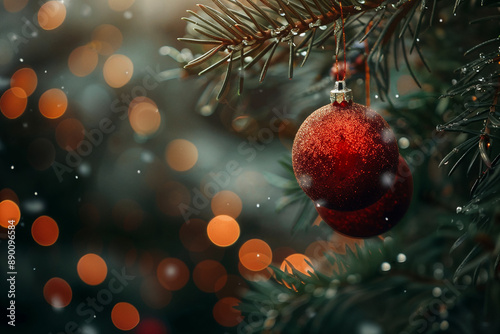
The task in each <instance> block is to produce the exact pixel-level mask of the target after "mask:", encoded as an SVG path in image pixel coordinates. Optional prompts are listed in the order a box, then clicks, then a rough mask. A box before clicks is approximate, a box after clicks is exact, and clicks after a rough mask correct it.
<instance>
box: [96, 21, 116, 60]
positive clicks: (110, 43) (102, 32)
mask: <svg viewBox="0 0 500 334" xmlns="http://www.w3.org/2000/svg"><path fill="white" fill-rule="evenodd" d="M122 42H123V35H122V33H121V31H120V29H118V28H117V27H115V26H113V25H111V24H101V25H100V26H98V27H97V28H95V29H94V31H93V32H92V42H91V46H92V48H94V49H95V50H96V51H97V53H99V54H101V55H105V56H109V55H111V54H113V52H115V51H116V50H118V49H119V48H120V46H121V45H122Z"/></svg>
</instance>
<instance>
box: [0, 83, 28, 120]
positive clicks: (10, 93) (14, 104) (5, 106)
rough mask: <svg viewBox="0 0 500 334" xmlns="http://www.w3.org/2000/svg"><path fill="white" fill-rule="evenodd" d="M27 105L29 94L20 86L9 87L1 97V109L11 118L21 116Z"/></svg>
mask: <svg viewBox="0 0 500 334" xmlns="http://www.w3.org/2000/svg"><path fill="white" fill-rule="evenodd" d="M27 105H28V96H27V95H26V92H25V91H24V89H22V88H19V87H12V88H10V89H7V90H6V91H5V92H4V93H3V94H2V97H0V110H1V111H2V114H4V116H5V117H7V118H9V119H14V118H18V117H19V116H21V115H22V114H23V113H24V110H26V106H27Z"/></svg>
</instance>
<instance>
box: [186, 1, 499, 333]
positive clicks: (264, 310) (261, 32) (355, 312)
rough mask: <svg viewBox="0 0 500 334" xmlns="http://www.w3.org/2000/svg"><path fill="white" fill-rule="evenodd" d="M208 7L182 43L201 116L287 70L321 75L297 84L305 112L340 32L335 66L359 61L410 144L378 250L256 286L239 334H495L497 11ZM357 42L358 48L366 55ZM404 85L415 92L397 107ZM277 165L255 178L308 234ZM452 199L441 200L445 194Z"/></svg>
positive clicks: (373, 246)
mask: <svg viewBox="0 0 500 334" xmlns="http://www.w3.org/2000/svg"><path fill="white" fill-rule="evenodd" d="M213 2H214V5H215V7H214V8H212V7H210V6H203V5H199V10H198V11H197V12H194V11H188V12H189V13H190V17H188V18H185V20H186V21H188V23H189V24H188V29H187V31H188V33H187V34H188V35H187V36H186V37H184V38H182V39H181V40H183V41H186V42H190V43H194V44H195V46H194V53H199V54H200V55H199V56H198V57H195V58H194V59H192V60H191V61H190V62H188V63H187V64H185V65H186V68H187V69H188V70H189V71H191V70H190V69H191V68H194V69H197V70H196V71H198V72H199V74H200V75H203V76H208V79H207V81H206V82H211V84H209V85H205V93H204V94H203V95H202V98H203V99H204V100H203V103H204V104H206V103H209V102H207V101H212V102H211V103H215V101H216V100H217V99H222V98H224V99H231V97H232V96H238V95H239V94H242V95H243V96H244V95H245V94H247V93H248V94H251V92H252V90H254V89H263V90H265V89H275V85H276V82H279V81H277V79H275V78H273V79H272V84H268V85H267V86H266V81H267V79H266V80H264V79H265V78H266V77H269V76H270V75H271V74H272V75H278V74H282V73H283V72H287V73H286V74H284V75H283V76H282V77H283V80H284V79H286V78H287V77H289V78H292V77H293V75H294V71H296V68H297V67H301V66H303V67H304V68H307V67H308V66H310V67H311V68H312V69H318V73H317V75H319V76H320V77H321V78H322V79H321V80H317V81H316V82H315V84H316V86H314V87H313V88H311V86H308V87H304V83H302V86H301V87H302V88H303V89H302V90H303V91H304V92H306V93H304V94H303V95H301V98H302V99H306V100H307V99H308V98H309V97H310V96H311V95H313V94H314V93H316V92H318V91H323V90H324V89H325V88H328V85H331V81H330V79H329V78H328V73H325V72H328V71H325V69H327V70H328V69H329V67H328V64H330V65H329V66H330V67H331V63H332V60H333V59H334V57H332V56H334V55H335V54H338V55H340V56H342V54H343V50H342V45H341V43H340V41H342V38H343V36H342V29H341V27H342V25H345V29H346V36H347V38H346V42H347V50H346V51H347V54H346V57H348V58H349V56H350V55H351V54H353V53H356V54H360V53H361V54H362V55H363V56H364V57H365V58H364V59H366V61H367V63H368V65H369V68H370V73H371V78H372V82H373V83H375V90H376V92H377V95H378V96H379V97H380V98H381V99H383V100H384V101H385V103H381V102H380V101H377V107H378V108H379V109H382V110H385V111H386V112H387V113H386V115H384V116H387V119H388V121H389V123H391V125H392V126H393V128H394V130H395V132H396V134H397V135H398V136H399V137H401V138H402V137H405V138H407V137H409V138H411V139H412V140H411V141H410V144H409V147H407V148H404V149H401V154H402V155H403V156H405V158H406V160H407V161H408V163H409V165H410V167H412V170H413V173H414V179H415V191H414V201H413V202H414V203H413V205H412V207H411V208H410V211H409V213H407V215H406V218H405V219H404V220H403V221H402V222H400V224H399V225H398V226H396V227H395V228H394V229H393V231H391V232H390V233H389V236H386V238H384V239H383V240H382V239H378V238H375V239H369V240H366V241H365V244H364V245H363V246H362V247H360V246H358V245H356V247H350V246H346V249H345V254H338V252H337V253H336V252H333V251H325V253H324V257H325V260H326V261H327V262H328V263H329V264H330V265H331V267H332V268H334V269H332V270H330V271H329V272H322V271H320V270H315V271H314V272H309V273H302V272H299V271H297V270H293V271H292V273H286V272H283V271H281V270H280V269H279V268H273V271H274V280H273V279H272V280H270V281H267V282H265V283H262V282H261V283H255V284H254V285H253V287H252V289H251V292H249V293H248V294H247V295H246V296H245V299H244V301H243V303H242V304H241V305H240V309H241V310H242V311H243V313H244V315H245V319H244V321H243V322H242V323H241V324H240V326H239V327H238V331H239V332H241V333H499V332H500V321H498V314H499V312H500V290H499V288H500V284H499V279H500V212H499V208H500V206H499V201H500V194H499V190H500V167H499V164H500V152H499V151H500V148H499V145H498V144H497V142H498V140H499V139H500V138H499V131H498V129H499V128H500V111H499V109H498V108H497V106H498V97H499V94H500V65H499V64H500V37H499V35H498V33H499V32H500V2H496V1H481V2H477V1H461V0H457V1H455V2H453V1H437V0H420V1H413V0H410V1H406V0H401V1H377V0H374V1H356V0H348V1H345V2H342V3H340V1H328V0H289V1H284V0H262V1H250V0H247V1H239V0H225V1H224V0H214V1H213ZM342 16H343V17H344V19H345V22H342V20H341V19H340V18H341V17H342ZM335 41H337V43H335ZM359 43H367V44H368V46H369V53H368V54H363V52H364V49H363V47H361V48H360V44H359ZM361 46H363V44H361ZM359 50H362V51H359ZM311 59H314V61H313V62H312V63H313V64H310V63H311ZM317 64H327V65H326V67H325V66H323V67H322V66H319V68H318V66H315V65H317ZM402 64H404V66H401V65H402ZM283 69H285V71H284V70H283ZM429 71H430V73H429ZM402 75H407V76H408V75H409V76H411V77H413V79H414V80H415V82H416V85H417V86H418V87H420V89H419V90H417V91H414V92H413V93H410V94H406V95H405V96H404V97H400V98H399V97H398V96H396V94H397V87H396V82H397V81H398V79H399V78H400V77H401V76H402ZM353 77H354V76H353ZM358 78H359V77H358ZM294 80H298V81H299V82H300V80H301V78H299V77H297V75H296V77H295V79H294ZM245 81H248V82H249V84H248V86H249V87H247V88H246V89H245V90H244V89H243V84H244V82H245ZM257 81H258V82H263V83H262V85H259V84H257V83H256V82H257ZM308 82H310V81H308ZM348 82H349V78H348ZM351 82H352V81H351ZM245 85H246V84H245ZM297 85H298V84H297ZM233 87H234V88H233ZM307 92H310V93H307ZM325 101H326V100H325ZM314 103H316V102H313V101H312V100H311V102H310V103H309V106H310V107H313V106H314ZM323 104H324V103H323ZM313 110H314V108H312V109H311V108H310V110H309V111H310V112H311V111H313ZM296 116H297V120H298V121H299V122H300V121H301V120H302V119H303V115H300V114H298V113H297V114H296ZM415 152H417V153H421V156H420V157H419V159H418V160H417V155H415V154H414V153H415ZM448 152H449V153H448ZM280 163H281V164H282V166H283V173H282V174H281V175H274V174H266V178H267V181H268V182H269V183H271V184H273V185H275V186H276V187H279V188H281V189H282V190H283V196H282V198H280V199H279V200H278V202H277V210H278V211H280V210H282V209H284V208H287V207H294V208H298V211H297V218H296V221H295V222H294V224H291V231H292V232H293V234H295V235H297V234H300V233H308V229H309V228H310V226H311V224H312V222H313V221H314V219H315V218H316V217H317V214H316V211H315V210H314V207H313V204H312V203H311V201H310V200H309V199H308V198H307V197H306V195H305V194H304V193H303V192H302V190H301V189H300V187H299V186H298V184H297V182H296V180H295V177H294V175H293V170H292V168H291V159H290V157H289V156H286V157H285V158H283V159H282V160H281V161H280ZM438 167H441V171H445V172H446V173H447V174H448V176H447V177H445V178H443V179H442V180H440V181H436V180H435V178H433V174H435V173H439V170H438ZM450 189H451V190H450ZM450 191H451V192H453V194H451V195H446V196H448V198H450V199H451V200H449V201H448V200H447V199H446V198H443V196H444V197H446V196H445V195H443V194H446V193H447V192H448V193H449V192H450ZM455 203H458V205H454V204H455ZM320 228H323V229H325V230H327V229H328V228H327V227H325V226H320ZM311 265H312V264H311ZM290 287H292V288H290Z"/></svg>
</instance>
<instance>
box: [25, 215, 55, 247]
mask: <svg viewBox="0 0 500 334" xmlns="http://www.w3.org/2000/svg"><path fill="white" fill-rule="evenodd" d="M31 235H32V236H33V239H34V240H35V241H36V243H37V244H39V245H40V246H51V245H53V244H54V243H55V242H56V241H57V238H58V237H59V226H57V223H56V221H55V220H54V219H52V218H51V217H49V216H40V217H38V218H37V219H36V220H35V221H34V222H33V225H31Z"/></svg>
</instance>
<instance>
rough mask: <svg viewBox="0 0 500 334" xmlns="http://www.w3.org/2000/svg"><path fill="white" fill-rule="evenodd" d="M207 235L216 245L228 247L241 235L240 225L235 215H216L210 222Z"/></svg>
mask: <svg viewBox="0 0 500 334" xmlns="http://www.w3.org/2000/svg"><path fill="white" fill-rule="evenodd" d="M207 235H208V237H209V238H210V240H211V241H212V242H213V243H214V244H215V245H217V246H219V247H228V246H231V245H232V244H234V243H235V242H236V240H238V238H239V237H240V225H239V224H238V222H237V221H236V220H235V219H234V218H233V217H230V216H226V215H220V216H216V217H214V218H213V219H212V220H211V221H210V222H209V223H208V226H207Z"/></svg>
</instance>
